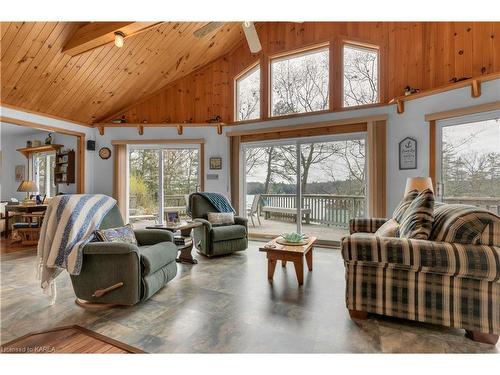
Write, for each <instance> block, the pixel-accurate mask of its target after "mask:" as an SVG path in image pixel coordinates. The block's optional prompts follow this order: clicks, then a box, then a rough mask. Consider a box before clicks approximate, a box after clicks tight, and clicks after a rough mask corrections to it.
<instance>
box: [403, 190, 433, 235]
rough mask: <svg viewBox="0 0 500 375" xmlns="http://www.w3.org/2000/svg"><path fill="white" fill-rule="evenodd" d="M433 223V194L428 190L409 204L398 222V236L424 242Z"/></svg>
mask: <svg viewBox="0 0 500 375" xmlns="http://www.w3.org/2000/svg"><path fill="white" fill-rule="evenodd" d="M433 221H434V193H433V192H432V190H430V189H425V190H423V191H421V192H420V193H419V194H418V196H417V197H416V198H415V199H414V200H413V201H412V202H411V203H410V205H409V206H408V208H407V209H406V211H405V213H404V215H403V218H402V219H401V221H400V222H399V224H400V225H399V236H400V237H403V238H415V239H419V240H426V239H428V238H429V234H430V233H431V230H432V222H433Z"/></svg>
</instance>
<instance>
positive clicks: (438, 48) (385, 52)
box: [116, 22, 500, 123]
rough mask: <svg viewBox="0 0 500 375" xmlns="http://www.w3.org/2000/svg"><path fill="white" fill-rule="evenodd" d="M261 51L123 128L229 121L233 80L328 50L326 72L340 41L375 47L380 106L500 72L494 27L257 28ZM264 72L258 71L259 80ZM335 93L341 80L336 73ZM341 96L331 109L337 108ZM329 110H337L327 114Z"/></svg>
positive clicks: (204, 71)
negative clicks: (320, 47) (305, 51)
mask: <svg viewBox="0 0 500 375" xmlns="http://www.w3.org/2000/svg"><path fill="white" fill-rule="evenodd" d="M257 28H258V33H259V37H260V40H261V44H262V48H263V51H262V52H261V53H259V54H256V55H252V54H251V53H250V51H249V50H248V46H247V45H246V42H242V43H240V44H239V45H238V46H237V47H236V48H235V49H233V50H232V51H230V52H229V53H227V54H226V55H224V56H223V57H221V58H218V59H216V60H215V61H213V62H212V63H210V64H208V65H206V66H204V67H202V68H201V69H199V70H197V71H195V72H193V73H191V74H189V75H187V76H185V77H183V78H181V79H178V80H177V81H175V82H173V83H172V84H170V85H168V86H167V87H165V88H163V89H161V90H159V91H158V92H157V93H155V94H153V95H151V96H150V97H149V98H147V100H145V101H143V102H141V103H138V104H137V105H132V106H129V107H127V108H124V109H123V110H122V111H119V112H117V113H116V115H117V116H118V115H122V114H124V115H126V116H127V119H128V121H129V122H142V121H144V120H146V121H148V122H150V123H160V122H205V121H206V120H207V119H209V118H211V117H214V116H216V115H219V116H221V117H222V121H224V122H232V121H233V99H232V93H233V89H234V88H233V80H234V77H235V76H236V75H237V74H238V73H239V72H241V71H242V70H244V69H245V68H247V67H248V66H249V65H251V64H253V63H254V62H255V61H257V60H260V61H261V62H264V63H267V61H268V59H269V56H272V55H275V54H279V53H283V52H286V51H291V50H294V49H298V48H303V47H305V46H308V45H314V44H318V43H324V42H329V43H330V46H331V51H333V52H334V53H333V54H332V58H333V59H334V60H333V61H332V66H337V67H338V66H339V65H338V64H337V65H335V60H338V59H339V58H340V48H341V45H342V42H343V41H354V42H356V41H358V42H366V43H370V44H376V45H378V46H380V51H381V57H380V59H381V82H380V84H381V88H380V90H381V101H382V102H388V101H389V100H390V99H392V98H393V97H396V96H399V95H401V94H402V93H403V90H404V87H405V86H407V85H409V86H412V87H416V88H420V89H430V88H434V87H437V86H440V85H444V84H447V83H449V80H450V79H451V78H453V77H463V76H467V77H473V76H478V75H481V74H488V73H493V72H498V71H500V43H499V42H498V39H499V38H500V23H499V22H485V23H480V22H413V23H408V22H366V23H364V22H305V23H278V22H273V23H260V24H258V25H257ZM266 72H267V71H264V74H263V76H264V78H265V75H266ZM334 73H335V74H334V80H335V79H336V81H337V82H334V85H333V86H334V87H340V85H338V81H339V80H340V79H341V78H342V76H341V74H340V73H339V71H338V70H337V72H334ZM339 91H340V89H339V90H335V92H333V95H337V98H335V97H334V98H333V100H332V103H334V104H335V106H336V107H337V108H338V107H339V106H340V103H341V100H339V96H340V92H339ZM333 109H335V108H333Z"/></svg>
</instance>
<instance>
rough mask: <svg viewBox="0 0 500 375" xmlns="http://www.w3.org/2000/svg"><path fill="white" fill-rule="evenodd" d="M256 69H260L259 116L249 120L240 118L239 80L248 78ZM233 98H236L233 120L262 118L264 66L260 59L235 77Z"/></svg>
mask: <svg viewBox="0 0 500 375" xmlns="http://www.w3.org/2000/svg"><path fill="white" fill-rule="evenodd" d="M256 69H259V71H260V75H259V116H258V117H257V118H255V119H249V120H238V81H239V80H242V79H245V78H247V77H248V76H249V75H251V74H252V73H253V72H254V71H255V70H256ZM233 87H234V89H233V98H234V108H233V112H234V115H233V120H234V121H235V122H244V121H255V120H260V119H262V97H263V95H262V94H263V91H264V90H263V87H262V67H261V64H260V61H259V60H257V61H256V62H254V63H253V64H251V65H249V66H247V67H246V68H245V69H244V70H243V71H241V72H240V73H239V74H237V75H236V76H235V77H234V79H233Z"/></svg>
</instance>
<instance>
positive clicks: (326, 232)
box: [248, 217, 349, 242]
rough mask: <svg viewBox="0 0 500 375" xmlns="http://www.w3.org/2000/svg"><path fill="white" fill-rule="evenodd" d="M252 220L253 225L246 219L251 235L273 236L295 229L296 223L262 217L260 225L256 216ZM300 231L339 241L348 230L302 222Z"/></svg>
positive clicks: (322, 238) (327, 239)
mask: <svg viewBox="0 0 500 375" xmlns="http://www.w3.org/2000/svg"><path fill="white" fill-rule="evenodd" d="M254 221H255V227H254V226H253V225H252V222H251V221H250V220H248V232H249V234H250V236H251V237H254V236H255V237H257V236H259V237H260V236H265V237H275V236H277V235H280V234H282V233H287V232H296V231H297V224H296V223H294V222H290V221H281V220H268V219H264V218H262V217H261V218H260V222H261V224H262V225H259V223H258V221H257V219H256V218H254ZM302 232H303V233H305V234H308V235H309V236H314V237H317V238H318V239H319V240H323V241H335V242H337V241H340V239H341V238H342V237H344V236H346V235H347V234H348V232H349V230H348V229H342V228H338V227H333V226H331V227H327V226H325V225H320V224H305V223H302ZM252 235H254V236H252Z"/></svg>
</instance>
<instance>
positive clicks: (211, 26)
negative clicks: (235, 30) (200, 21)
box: [193, 22, 224, 38]
mask: <svg viewBox="0 0 500 375" xmlns="http://www.w3.org/2000/svg"><path fill="white" fill-rule="evenodd" d="M223 24H224V22H209V23H207V24H206V25H204V26H202V27H200V28H199V29H198V30H195V31H194V32H193V35H194V36H195V37H197V38H203V37H204V36H205V35H208V34H210V33H211V32H213V31H215V30H216V29H218V28H219V27H221V26H222V25H223Z"/></svg>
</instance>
